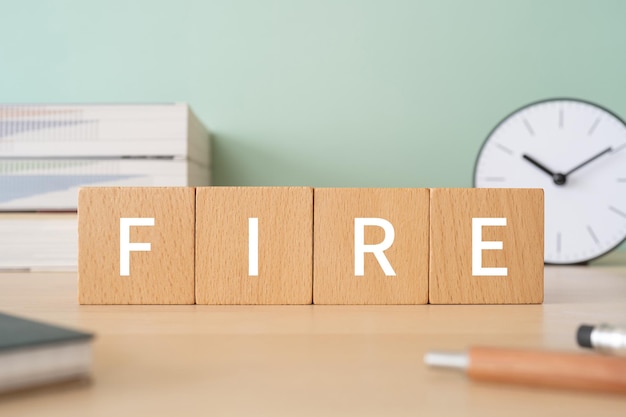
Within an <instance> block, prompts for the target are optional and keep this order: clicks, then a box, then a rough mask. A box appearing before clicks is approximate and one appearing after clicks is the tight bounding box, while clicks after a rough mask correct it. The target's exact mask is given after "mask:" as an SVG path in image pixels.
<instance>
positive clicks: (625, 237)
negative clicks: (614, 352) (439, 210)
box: [472, 97, 626, 266]
mask: <svg viewBox="0 0 626 417" xmlns="http://www.w3.org/2000/svg"><path fill="white" fill-rule="evenodd" d="M554 101H573V102H578V103H582V104H588V105H590V106H593V107H597V108H599V109H600V110H603V111H605V112H607V113H608V114H610V115H611V116H613V117H615V118H616V119H617V120H618V121H619V122H620V123H621V124H622V125H624V129H626V122H625V121H624V119H622V118H621V117H620V116H619V115H618V114H616V113H615V112H613V111H612V110H610V109H608V108H606V107H604V106H602V105H600V104H597V103H594V102H593V101H590V100H584V99H579V98H573V97H553V98H545V99H540V100H537V101H533V102H531V103H528V104H526V105H523V106H521V107H518V108H517V109H515V110H513V111H512V112H509V113H508V114H507V115H506V116H505V117H503V118H502V119H501V120H500V121H499V122H498V124H496V125H495V127H494V128H493V129H491V130H490V131H489V134H488V135H487V136H486V137H485V139H484V140H483V143H482V145H481V146H480V149H478V153H477V154H476V158H475V160H474V175H473V176H472V187H473V188H478V187H476V171H477V169H478V160H479V159H480V156H481V154H482V153H483V149H484V148H485V146H486V145H487V142H488V141H489V138H491V136H492V135H493V133H494V132H495V131H496V130H498V128H499V127H500V126H501V125H502V124H504V123H505V122H506V121H507V120H509V119H510V118H511V117H512V116H514V115H515V114H517V113H519V112H520V111H522V110H524V109H527V108H529V107H533V106H536V105H538V104H543V103H549V102H554ZM544 192H545V189H544ZM544 221H545V218H544ZM624 242H626V235H624V238H623V239H622V240H621V241H619V242H618V243H617V244H616V245H614V246H612V247H610V248H608V249H606V250H605V251H603V252H602V253H601V254H599V255H597V256H594V257H591V258H587V259H581V260H576V261H572V262H558V263H557V262H546V261H545V258H544V264H545V265H563V266H566V265H586V264H588V263H589V262H592V261H594V260H596V259H599V258H601V257H603V256H606V255H607V254H609V253H611V252H613V251H614V250H615V249H617V248H618V247H619V246H621V245H622V244H623V243H624Z"/></svg>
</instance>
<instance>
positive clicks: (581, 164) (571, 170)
mask: <svg viewBox="0 0 626 417" xmlns="http://www.w3.org/2000/svg"><path fill="white" fill-rule="evenodd" d="M612 151H613V148H611V147H610V146H609V147H608V148H606V149H605V150H603V151H602V152H600V153H599V154H597V155H594V156H592V157H591V158H589V159H587V160H586V161H584V162H581V163H580V164H578V165H577V166H575V167H574V168H572V169H570V170H569V171H567V172H566V173H565V174H564V175H565V176H566V177H567V176H568V175H570V174H571V173H572V172H574V171H578V170H579V169H580V168H582V167H584V166H585V165H587V164H588V163H589V162H591V161H595V160H596V159H598V158H599V157H601V156H602V155H604V154H606V153H609V152H612Z"/></svg>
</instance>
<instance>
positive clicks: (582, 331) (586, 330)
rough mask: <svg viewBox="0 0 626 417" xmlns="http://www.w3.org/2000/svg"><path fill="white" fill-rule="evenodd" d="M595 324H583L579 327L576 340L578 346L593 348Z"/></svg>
mask: <svg viewBox="0 0 626 417" xmlns="http://www.w3.org/2000/svg"><path fill="white" fill-rule="evenodd" d="M593 329H594V326H590V325H588V324H582V325H580V327H578V331H577V332H576V341H577V342H578V346H581V347H586V348H591V347H593V345H592V344H591V332H593Z"/></svg>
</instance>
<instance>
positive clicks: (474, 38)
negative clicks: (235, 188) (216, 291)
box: [0, 0, 626, 187]
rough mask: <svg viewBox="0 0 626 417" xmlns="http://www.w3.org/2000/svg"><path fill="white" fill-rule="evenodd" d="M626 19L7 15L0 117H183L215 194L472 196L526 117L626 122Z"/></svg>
mask: <svg viewBox="0 0 626 417" xmlns="http://www.w3.org/2000/svg"><path fill="white" fill-rule="evenodd" d="M624 16H626V3H624V2H622V1H619V0H615V1H608V0H604V1H572V0H569V1H566V0H563V1H556V0H552V1H541V0H523V1H506V2H502V1H496V0H492V1H488V0H475V1H471V2H468V1H460V0H454V1H451V0H436V1H415V0H406V1H402V0H391V1H380V0H379V1H371V0H370V1H368V0H358V1H356V0H354V1H348V0H332V1H330V0H316V1H288V0H266V1H256V0H198V1H196V0H130V1H129V0H107V1H106V2H94V1H80V0H21V1H19V2H4V3H3V5H2V7H1V8H0V101H2V102H4V103H29V102H33V103H40V102H44V103H45V102H53V103H70V102H105V103H109V102H113V103H119V102H123V103H126V102H178V101H184V102H188V103H189V104H190V105H191V106H192V108H193V109H194V111H195V113H196V114H197V115H198V117H199V118H200V119H201V120H202V121H203V122H204V124H205V125H206V126H207V127H208V128H209V129H210V130H211V131H212V132H213V133H214V135H215V136H214V145H215V147H214V152H213V182H214V184H216V185H311V186H359V187H367V186H372V187H375V186H411V187H413V186H417V187H421V186H424V187H457V186H459V187H466V186H471V181H472V175H473V165H474V161H475V158H476V155H477V153H478V150H479V148H480V145H481V143H482V142H483V140H484V139H485V138H486V136H487V134H488V133H489V131H490V130H491V129H492V128H493V127H494V126H495V125H496V124H497V123H498V122H499V121H500V120H501V119H502V118H503V117H504V116H506V115H507V114H508V113H509V112H511V111H513V110H514V109H517V108H518V107H520V106H522V105H524V104H527V103H529V102H532V101H536V100H538V99H543V98H549V97H555V96H567V97H575V98H582V99H586V100H590V101H593V102H597V103H599V104H601V105H604V106H606V107H608V108H609V109H611V110H613V111H614V112H616V113H617V114H620V115H622V117H624V116H626V94H621V93H620V91H623V90H624V88H623V83H624V74H626V55H625V54H624V51H625V48H626V43H625V39H626V26H625V25H624Z"/></svg>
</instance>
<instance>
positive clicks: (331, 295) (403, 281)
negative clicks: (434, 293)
mask: <svg viewBox="0 0 626 417" xmlns="http://www.w3.org/2000/svg"><path fill="white" fill-rule="evenodd" d="M314 201H315V202H314V224H315V226H314V245H313V247H314V268H313V271H314V277H313V302H314V303H315V304H426V303H427V302H428V222H429V220H428V219H429V191H428V189H409V188H345V189H341V188H326V189H325V188H316V189H315V191H314Z"/></svg>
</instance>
